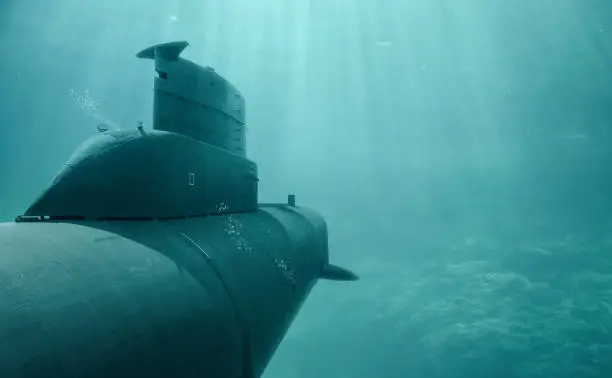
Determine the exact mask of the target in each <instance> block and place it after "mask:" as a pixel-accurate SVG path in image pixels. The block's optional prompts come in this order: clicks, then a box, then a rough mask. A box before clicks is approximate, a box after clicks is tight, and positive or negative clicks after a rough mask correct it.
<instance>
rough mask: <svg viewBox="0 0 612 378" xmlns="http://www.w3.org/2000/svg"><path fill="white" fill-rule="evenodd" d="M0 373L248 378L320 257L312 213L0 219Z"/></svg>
mask: <svg viewBox="0 0 612 378" xmlns="http://www.w3.org/2000/svg"><path fill="white" fill-rule="evenodd" d="M0 252H1V253H0V284H1V285H2V290H3V291H2V300H1V301H0V376H1V377H3V378H16V377H20V378H29V377H43V376H44V377H111V376H112V377H134V376H140V377H219V378H221V377H223V378H232V377H236V378H250V377H259V376H260V375H261V374H262V372H263V371H264V369H265V367H266V365H267V364H268V362H269V360H270V358H271V357H272V355H273V354H274V352H275V350H276V348H277V347H278V345H279V343H280V341H281V340H282V338H283V337H284V335H285V333H286V331H287V329H288V328H289V326H290V324H291V322H292V321H293V319H294V317H295V316H296V314H297V312H298V311H299V309H300V307H301V305H302V304H303V302H304V300H305V299H306V297H307V296H308V294H309V292H310V290H311V289H312V287H313V285H314V284H315V282H316V281H317V279H318V278H319V277H320V274H321V269H322V268H323V267H325V266H326V264H327V263H328V261H327V256H328V251H327V227H326V224H325V222H324V220H323V219H322V218H321V217H320V216H318V215H317V214H316V213H314V212H312V211H310V210H308V209H305V208H298V207H292V206H285V205H262V206H260V207H259V208H258V210H256V211H254V212H249V213H233V214H223V215H212V216H205V217H198V218H189V219H174V220H163V221H160V220H156V221H112V222H110V221H109V222H101V221H75V222H55V221H41V222H19V223H4V224H0Z"/></svg>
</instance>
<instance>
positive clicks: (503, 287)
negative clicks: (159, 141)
mask: <svg viewBox="0 0 612 378" xmlns="http://www.w3.org/2000/svg"><path fill="white" fill-rule="evenodd" d="M174 40H188V41H189V42H190V44H191V45H190V47H189V49H187V50H186V51H185V56H186V57H187V58H188V59H191V60H194V61H196V62H199V63H202V64H206V65H209V66H212V67H214V68H215V69H216V70H217V71H218V72H219V73H221V74H223V75H224V76H225V77H226V78H228V80H230V81H232V82H233V83H234V84H235V85H236V87H237V88H239V89H240V91H241V92H242V94H243V95H244V96H245V98H246V101H247V124H248V127H249V129H248V130H249V131H248V134H247V143H248V147H247V155H248V156H249V158H250V159H252V160H254V161H256V162H257V163H258V165H259V172H260V179H261V181H260V197H261V199H262V201H279V200H280V201H282V200H284V199H285V198H286V194H287V193H288V192H296V194H297V198H298V201H299V203H301V204H306V205H308V206H310V207H313V208H315V209H317V210H319V211H320V212H321V213H322V214H323V215H324V216H325V217H326V219H327V221H328V223H329V233H330V253H331V255H332V256H333V260H334V261H337V262H341V263H342V264H344V265H348V266H351V268H352V269H353V270H355V271H356V272H358V273H359V274H360V276H361V280H360V281H358V282H356V283H352V284H350V285H349V284H338V283H333V282H321V283H319V284H318V285H317V286H316V287H315V289H314V291H313V293H312V294H311V296H310V297H309V298H308V300H307V301H306V304H305V305H304V308H303V310H302V312H301V313H300V314H299V316H298V317H297V319H296V320H295V322H294V324H293V326H292V328H291V329H290V330H289V333H288V334H287V336H286V338H285V339H284V341H283V343H282V344H281V346H280V348H279V350H278V352H277V353H276V355H275V357H274V358H273V359H272V361H271V363H270V365H269V367H268V370H267V371H266V373H265V375H264V377H265V378H310V377H318V378H332V377H333V378H344V377H346V378H361V377H368V378H371V377H380V378H386V377H413V378H420V377H427V378H435V377H445V378H459V377H497V378H510V377H520V378H536V377H538V378H539V377H609V376H610V374H612V196H611V195H610V193H612V86H611V83H612V4H609V2H605V1H603V0H581V1H578V0H555V1H553V0H538V1H528V0H515V1H502V0H466V1H455V0H386V1H383V0H376V1H374V0H369V1H366V0H355V1H344V0H294V1H286V0H259V1H252V0H199V1H196V0H159V1H157V2H155V5H152V3H151V2H148V1H143V0H134V1H130V2H117V1H82V0H57V1H54V2H51V1H35V0H2V2H0V49H1V50H2V52H3V57H2V59H1V60H0V125H2V126H1V130H2V132H3V135H2V137H1V138H0V219H1V220H3V221H9V220H11V219H13V218H14V217H15V216H16V215H19V214H21V213H22V212H23V211H24V209H25V208H26V207H27V205H28V204H29V203H30V202H31V201H32V200H33V199H34V198H35V197H36V195H37V194H38V193H39V192H40V191H41V190H42V189H43V188H44V187H45V186H46V185H47V184H48V182H49V181H50V180H51V178H52V177H53V175H54V174H55V173H56V172H57V170H58V169H59V167H60V166H61V164H62V163H63V162H64V161H65V159H66V158H67V157H68V156H69V154H70V153H71V151H72V150H73V149H74V147H76V146H77V145H78V144H79V143H80V142H81V141H82V140H83V139H85V138H86V137H88V136H90V135H92V134H93V133H95V132H96V127H97V126H98V125H100V124H104V125H107V126H108V127H109V128H111V129H114V128H122V127H127V128H133V127H136V125H137V122H138V120H142V121H143V122H144V124H145V125H150V123H151V105H150V104H151V100H152V91H151V87H152V83H151V72H150V70H151V66H150V62H143V61H140V60H138V59H136V58H135V57H134V54H135V53H136V52H138V51H140V50H141V49H143V48H145V47H148V46H150V45H153V44H156V43H160V42H166V41H174Z"/></svg>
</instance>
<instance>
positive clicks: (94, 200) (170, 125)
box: [20, 42, 258, 220]
mask: <svg viewBox="0 0 612 378" xmlns="http://www.w3.org/2000/svg"><path fill="white" fill-rule="evenodd" d="M187 45H188V43H187V42H171V43H165V44H161V45H155V46H152V47H149V48H147V49H145V50H143V51H141V52H140V53H138V54H137V57H140V58H149V59H153V60H154V61H155V71H156V73H157V75H156V76H157V77H156V78H155V83H154V88H155V91H154V104H153V130H145V129H144V128H142V126H139V127H138V128H136V127H134V128H133V129H131V130H114V131H104V130H103V132H100V133H98V134H96V135H94V136H92V137H91V138H89V139H88V140H86V141H85V142H83V143H82V144H81V145H80V146H79V147H78V148H77V149H76V151H75V152H74V153H73V154H72V156H71V157H70V158H69V159H68V161H67V162H66V163H65V164H64V166H63V167H62V168H61V169H60V171H59V173H58V174H57V175H56V176H55V178H54V179H53V181H52V183H51V185H50V186H49V187H48V188H47V189H46V190H45V191H43V193H42V194H41V195H40V196H39V197H38V198H37V199H36V200H35V201H34V203H33V204H32V205H31V206H30V207H29V208H28V209H27V210H26V212H25V216H24V217H21V218H20V219H22V220H25V219H27V217H35V218H44V219H85V220H124V219H170V218H181V217H192V216H203V215H209V214H218V213H231V212H249V211H254V210H256V209H257V183H258V178H257V165H256V164H255V163H254V162H252V161H250V160H248V159H247V158H246V141H245V115H244V113H245V112H244V108H245V104H244V98H243V97H242V95H241V94H240V93H239V92H238V90H236V89H235V88H234V87H233V86H232V84H230V83H229V82H228V81H227V80H225V79H224V78H223V77H221V76H220V75H218V74H217V73H216V72H215V71H214V70H213V69H212V68H208V67H201V66H199V65H197V64H195V63H193V62H191V61H188V60H185V59H183V58H180V57H179V55H180V53H181V52H182V51H183V50H184V49H185V47H187Z"/></svg>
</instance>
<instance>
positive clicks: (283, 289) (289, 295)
mask: <svg viewBox="0 0 612 378" xmlns="http://www.w3.org/2000/svg"><path fill="white" fill-rule="evenodd" d="M187 46H188V43H187V42H185V41H178V42H169V43H164V44H159V45H155V46H151V47H149V48H146V49H144V50H142V51H141V52H139V53H138V54H137V55H136V56H137V57H138V58H142V59H148V60H153V61H154V64H155V71H154V72H155V78H154V85H153V87H154V90H153V93H154V95H153V124H152V127H151V128H150V129H149V128H147V129H145V128H144V127H143V125H142V124H138V125H137V126H136V127H134V128H133V129H119V130H108V129H107V128H104V127H101V128H99V130H98V131H99V132H97V133H94V135H93V136H91V137H90V138H89V139H87V140H85V141H84V142H83V143H82V144H81V145H80V146H79V147H77V148H76V150H75V151H74V152H73V153H72V155H71V156H70V157H69V158H68V160H67V161H66V162H65V163H64V165H63V166H62V167H61V168H60V170H59V172H58V173H57V174H56V175H55V176H54V178H53V180H52V181H51V183H50V184H49V186H48V187H47V188H46V189H44V190H43V191H42V192H41V194H40V195H39V196H38V197H37V198H36V199H35V200H34V201H33V202H32V203H31V204H30V205H29V207H27V209H26V210H25V212H24V214H23V215H21V216H18V217H17V218H16V219H15V221H14V222H6V223H0V283H1V287H0V290H1V294H0V295H1V296H0V377H2V378H30V377H32V378H33V377H45V378H49V377H62V378H64V377H66V378H67V377H70V378H73V377H75V378H76V377H79V378H81V377H88V378H97V377H147V378H150V377H173V378H179V377H199V378H202V377H211V378H217V377H218V378H258V377H261V375H262V374H263V372H264V371H265V369H266V367H267V365H268V364H269V362H270V360H271V359H272V357H273V355H274V354H275V351H276V350H277V348H278V346H279V344H280V343H281V341H282V340H283V338H284V336H285V334H286V332H287V331H288V329H289V327H290V326H291V324H292V322H293V320H294V319H295V317H296V315H297V314H298V312H299V311H300V308H301V307H302V305H303V304H304V302H305V300H306V299H307V297H308V295H309V293H310V292H311V290H312V288H313V286H314V285H315V284H316V283H317V282H318V281H319V280H320V279H328V280H335V281H354V280H357V279H358V277H357V275H356V274H354V273H353V272H351V271H350V270H348V269H344V268H342V267H339V266H337V265H333V264H331V263H330V259H329V250H328V231H327V224H326V221H325V219H324V218H323V217H322V216H321V215H320V214H319V213H317V212H316V211H315V210H312V209H309V208H307V207H303V206H300V205H298V204H297V203H296V202H297V201H296V197H295V195H293V194H290V195H288V197H287V200H286V201H282V202H281V203H270V204H266V203H259V199H258V182H259V179H258V171H257V165H256V164H255V163H254V162H253V161H251V160H249V159H248V158H247V154H246V138H245V119H246V118H245V99H244V97H243V96H242V95H241V93H240V92H239V91H238V90H237V89H236V88H235V87H234V86H233V85H232V84H231V83H230V82H229V81H227V80H226V79H225V78H223V77H222V76H220V75H219V74H218V73H217V72H216V71H215V70H214V69H212V68H210V67H204V66H200V65H198V64H196V63H193V62H192V61H189V60H186V59H184V58H182V57H181V56H180V55H181V53H182V52H183V50H184V49H185V48H186V47H187Z"/></svg>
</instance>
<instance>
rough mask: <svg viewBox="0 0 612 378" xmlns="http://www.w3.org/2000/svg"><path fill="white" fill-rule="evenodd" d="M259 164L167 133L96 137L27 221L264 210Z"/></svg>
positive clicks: (68, 165) (67, 165) (42, 197)
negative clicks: (260, 206) (261, 207)
mask: <svg viewBox="0 0 612 378" xmlns="http://www.w3.org/2000/svg"><path fill="white" fill-rule="evenodd" d="M257 185H258V181H257V166H256V165H255V163H253V162H251V161H250V160H247V159H245V158H242V157H239V156H236V155H234V154H232V153H230V152H227V151H225V150H222V149H220V148H217V147H214V146H212V145H209V144H206V143H202V142H199V141H197V140H194V139H191V138H188V137H185V136H182V135H179V134H174V133H168V132H165V131H157V130H150V131H148V132H147V133H146V134H145V135H141V134H140V133H139V132H138V131H137V130H133V131H115V132H107V133H104V134H96V135H94V136H93V137H91V138H90V139H88V140H87V141H85V142H84V143H83V144H82V145H81V146H80V147H79V148H78V149H77V150H76V151H75V152H74V153H73V155H72V156H71V157H70V159H69V160H68V161H67V162H66V163H65V164H64V167H63V168H62V170H61V171H60V172H59V173H58V175H57V176H56V177H55V179H54V180H53V182H52V184H51V185H50V186H49V188H47V189H46V190H45V191H44V192H43V193H42V194H41V195H40V196H39V197H38V199H37V200H36V201H35V202H34V203H33V204H32V205H31V206H30V207H29V208H28V210H27V211H26V213H25V215H27V216H73V217H84V218H85V219H90V220H96V219H100V218H167V217H177V216H195V215H204V214H213V213H217V212H244V211H252V210H254V209H255V208H256V207H257Z"/></svg>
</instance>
